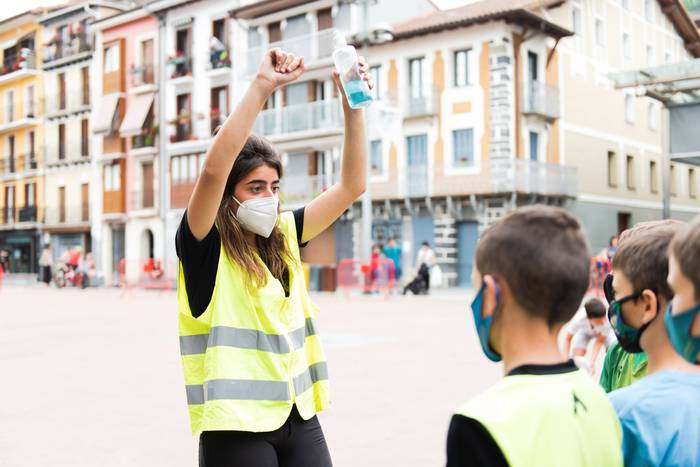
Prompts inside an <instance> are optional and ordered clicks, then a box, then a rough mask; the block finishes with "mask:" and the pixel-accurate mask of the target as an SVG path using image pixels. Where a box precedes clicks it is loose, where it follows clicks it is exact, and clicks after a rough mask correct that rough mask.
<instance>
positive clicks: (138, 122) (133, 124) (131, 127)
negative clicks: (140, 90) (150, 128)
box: [119, 92, 153, 136]
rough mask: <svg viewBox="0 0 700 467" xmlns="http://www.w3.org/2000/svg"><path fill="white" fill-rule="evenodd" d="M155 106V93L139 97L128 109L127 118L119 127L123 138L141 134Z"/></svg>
mask: <svg viewBox="0 0 700 467" xmlns="http://www.w3.org/2000/svg"><path fill="white" fill-rule="evenodd" d="M152 105H153V93H152V92H149V93H146V94H139V95H137V96H136V97H135V98H134V100H133V101H132V102H130V103H129V107H128V108H127V109H126V117H124V121H123V122H122V126H121V127H119V134H120V135H121V136H134V135H138V134H140V133H141V130H142V128H143V123H144V122H145V121H146V116H147V115H148V111H149V110H150V109H151V106H152Z"/></svg>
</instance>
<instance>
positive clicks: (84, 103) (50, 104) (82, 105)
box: [44, 89, 90, 116]
mask: <svg viewBox="0 0 700 467" xmlns="http://www.w3.org/2000/svg"><path fill="white" fill-rule="evenodd" d="M44 102H45V113H46V115H47V116H52V115H55V114H63V113H65V112H71V111H76V110H86V109H87V108H88V107H89V106H90V94H89V92H87V93H86V92H84V91H83V89H76V90H75V91H72V90H71V91H68V90H67V91H66V93H65V94H64V95H61V94H60V93H56V94H50V95H47V96H45V97H44Z"/></svg>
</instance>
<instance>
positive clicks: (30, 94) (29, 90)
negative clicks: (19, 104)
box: [24, 84, 36, 118]
mask: <svg viewBox="0 0 700 467" xmlns="http://www.w3.org/2000/svg"><path fill="white" fill-rule="evenodd" d="M24 114H25V116H26V117H27V118H34V117H35V116H36V109H35V102H34V85H33V84H30V85H29V86H27V87H26V88H25V101H24Z"/></svg>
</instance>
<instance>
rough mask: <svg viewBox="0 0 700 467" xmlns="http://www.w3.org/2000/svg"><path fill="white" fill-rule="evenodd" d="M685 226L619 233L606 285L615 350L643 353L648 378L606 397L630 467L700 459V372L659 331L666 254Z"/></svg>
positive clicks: (656, 225) (667, 292)
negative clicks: (610, 295)
mask: <svg viewBox="0 0 700 467" xmlns="http://www.w3.org/2000/svg"><path fill="white" fill-rule="evenodd" d="M683 227H684V224H682V223H680V222H677V221H658V222H646V223H643V224H638V225H637V226H635V227H634V228H632V229H630V230H629V231H627V232H625V233H623V235H622V237H621V238H620V248H619V250H618V251H617V254H616V255H615V257H614V259H613V264H612V280H608V284H609V288H610V287H611V291H612V295H613V297H612V298H613V301H612V303H611V304H610V307H609V310H608V317H609V319H610V324H611V325H612V327H613V330H614V331H615V334H616V336H617V339H618V342H619V343H620V346H621V347H623V348H624V349H625V350H626V351H628V352H631V353H639V352H642V351H644V352H646V354H647V359H648V376H646V377H644V378H642V379H640V380H639V381H637V382H636V383H634V384H632V385H631V386H628V387H626V388H623V389H619V390H617V391H613V392H611V393H610V400H611V402H612V403H613V406H614V407H615V410H616V411H617V414H618V417H619V418H620V423H621V424H622V432H623V442H622V447H623V455H624V458H625V464H626V465H630V466H646V465H654V466H659V465H683V466H686V465H687V466H695V465H698V459H700V366H694V365H692V364H690V363H688V362H687V361H685V360H684V359H683V358H682V357H681V356H680V355H679V354H678V353H677V352H676V351H675V350H674V348H673V345H672V344H671V341H670V340H669V336H668V333H667V330H666V328H665V326H664V315H665V310H666V308H667V305H668V303H669V302H670V300H671V298H672V297H673V292H672V290H671V288H670V287H669V285H668V283H667V276H668V250H669V245H670V243H671V240H672V238H673V236H674V235H675V234H676V233H678V232H679V231H680V230H682V228H683Z"/></svg>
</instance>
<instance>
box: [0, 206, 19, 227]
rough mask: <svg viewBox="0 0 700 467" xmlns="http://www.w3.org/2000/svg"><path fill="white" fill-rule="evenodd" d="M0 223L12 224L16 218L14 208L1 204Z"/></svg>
mask: <svg viewBox="0 0 700 467" xmlns="http://www.w3.org/2000/svg"><path fill="white" fill-rule="evenodd" d="M0 215H1V217H0V224H2V225H13V224H14V223H15V219H16V213H15V209H13V208H10V207H7V206H3V208H2V210H0Z"/></svg>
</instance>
